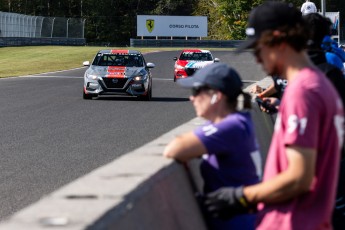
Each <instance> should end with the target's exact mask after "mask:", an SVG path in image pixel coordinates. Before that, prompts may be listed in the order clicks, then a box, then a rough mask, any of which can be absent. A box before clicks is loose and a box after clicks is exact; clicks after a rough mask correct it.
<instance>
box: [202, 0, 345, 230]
mask: <svg viewBox="0 0 345 230" xmlns="http://www.w3.org/2000/svg"><path fill="white" fill-rule="evenodd" d="M246 34H247V36H248V39H247V41H246V43H245V45H244V46H243V47H242V49H246V48H251V49H253V51H254V55H255V57H256V59H257V61H258V62H259V63H260V64H261V65H262V67H263V69H264V70H265V71H266V72H267V74H268V75H271V76H279V77H282V78H284V79H286V80H288V82H289V83H288V86H287V87H286V89H285V92H284V94H283V97H282V101H281V104H280V107H279V111H278V114H277V119H276V123H275V128H274V134H273V137H272V141H271V146H270V149H269V152H268V156H267V161H266V164H265V170H264V176H263V182H262V183H259V184H256V185H252V186H244V187H227V188H222V189H219V190H218V191H216V192H213V193H210V194H209V195H208V199H206V204H207V206H208V210H209V211H210V212H212V213H213V214H214V215H215V216H217V215H219V213H224V212H225V211H226V210H227V211H228V212H232V213H233V212H236V211H239V213H243V209H248V207H252V205H255V204H257V205H258V217H257V222H256V229H280V230H295V229H306V230H308V229H310V230H315V229H332V225H331V216H332V211H333V208H334V203H335V202H334V200H335V195H336V186H337V181H338V172H339V160H340V148H341V146H342V142H343V135H344V111H343V105H342V101H341V99H340V97H339V95H338V93H337V92H336V90H335V88H334V87H333V85H332V84H331V82H330V81H329V80H328V79H327V78H326V76H325V75H324V74H323V73H322V72H321V70H319V69H318V68H317V67H316V66H315V65H314V64H313V63H312V61H311V60H310V59H309V57H308V55H307V52H306V47H307V40H308V27H306V26H305V22H304V20H303V18H302V14H301V12H300V11H299V10H298V9H297V8H295V7H294V6H292V5H291V4H287V3H284V2H265V3H263V4H262V5H260V6H258V7H257V8H255V9H254V10H253V11H252V12H251V13H250V16H249V22H248V28H247V29H246ZM248 210H251V208H250V209H248Z"/></svg>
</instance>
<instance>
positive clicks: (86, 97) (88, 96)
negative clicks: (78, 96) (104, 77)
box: [83, 91, 92, 100]
mask: <svg viewBox="0 0 345 230" xmlns="http://www.w3.org/2000/svg"><path fill="white" fill-rule="evenodd" d="M83 99H84V100H91V99H92V95H91V94H86V93H85V92H84V91H83Z"/></svg>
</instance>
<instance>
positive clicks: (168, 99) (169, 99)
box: [93, 96, 189, 102]
mask: <svg viewBox="0 0 345 230" xmlns="http://www.w3.org/2000/svg"><path fill="white" fill-rule="evenodd" d="M93 100H100V101H142V102H154V101H162V102H184V101H189V98H183V97H181V98H179V97H152V98H151V100H150V101H145V100H141V99H140V98H137V97H130V96H115V97H114V96H101V97H97V98H95V99H93Z"/></svg>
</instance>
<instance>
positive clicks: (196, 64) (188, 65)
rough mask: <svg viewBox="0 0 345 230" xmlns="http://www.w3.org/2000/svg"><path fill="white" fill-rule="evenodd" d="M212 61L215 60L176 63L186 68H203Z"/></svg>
mask: <svg viewBox="0 0 345 230" xmlns="http://www.w3.org/2000/svg"><path fill="white" fill-rule="evenodd" d="M212 63H213V61H178V62H177V63H176V64H178V65H180V66H183V67H185V68H195V69H201V68H204V67H205V66H207V65H209V64H212Z"/></svg>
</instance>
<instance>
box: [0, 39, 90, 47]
mask: <svg viewBox="0 0 345 230" xmlns="http://www.w3.org/2000/svg"><path fill="white" fill-rule="evenodd" d="M85 44H86V39H85V38H29V37H0V47H1V46H42V45H65V46H84V45H85Z"/></svg>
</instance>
